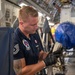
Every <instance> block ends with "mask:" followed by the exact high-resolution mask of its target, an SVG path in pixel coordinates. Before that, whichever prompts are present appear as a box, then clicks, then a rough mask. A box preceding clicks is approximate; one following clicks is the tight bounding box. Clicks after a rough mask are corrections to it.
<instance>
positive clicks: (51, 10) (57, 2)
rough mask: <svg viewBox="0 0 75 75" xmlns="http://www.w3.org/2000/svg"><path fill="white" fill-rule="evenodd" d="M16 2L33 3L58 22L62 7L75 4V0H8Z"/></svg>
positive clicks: (53, 20)
mask: <svg viewBox="0 0 75 75" xmlns="http://www.w3.org/2000/svg"><path fill="white" fill-rule="evenodd" d="M6 1H11V2H13V3H15V4H17V5H18V4H19V3H21V2H24V3H26V4H28V5H32V6H34V7H35V8H37V9H38V11H40V12H42V13H43V14H46V16H49V17H50V18H51V19H50V21H52V22H54V23H58V22H59V21H60V11H61V7H62V6H63V5H66V4H72V5H74V6H75V0H6Z"/></svg>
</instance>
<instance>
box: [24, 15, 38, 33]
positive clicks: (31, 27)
mask: <svg viewBox="0 0 75 75" xmlns="http://www.w3.org/2000/svg"><path fill="white" fill-rule="evenodd" d="M37 29H38V17H32V16H29V17H28V18H27V20H26V22H23V31H24V32H25V33H27V34H34V33H35V32H36V30H37Z"/></svg>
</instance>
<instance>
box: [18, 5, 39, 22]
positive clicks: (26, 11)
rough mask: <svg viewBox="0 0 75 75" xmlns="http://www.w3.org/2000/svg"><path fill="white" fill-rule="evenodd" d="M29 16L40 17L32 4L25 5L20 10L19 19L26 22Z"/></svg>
mask: <svg viewBox="0 0 75 75" xmlns="http://www.w3.org/2000/svg"><path fill="white" fill-rule="evenodd" d="M29 16H32V17H38V12H37V10H36V9H34V8H33V7H31V6H23V7H21V9H20V10H19V20H20V19H22V20H23V21H24V22H25V21H26V20H27V18H28V17H29Z"/></svg>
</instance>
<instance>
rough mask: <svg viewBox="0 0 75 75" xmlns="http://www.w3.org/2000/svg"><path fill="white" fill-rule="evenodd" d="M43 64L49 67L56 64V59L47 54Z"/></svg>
mask: <svg viewBox="0 0 75 75" xmlns="http://www.w3.org/2000/svg"><path fill="white" fill-rule="evenodd" d="M44 62H45V65H46V66H50V65H53V64H55V63H56V62H57V58H56V56H55V55H54V54H53V53H52V54H48V56H47V57H46V58H45V59H44Z"/></svg>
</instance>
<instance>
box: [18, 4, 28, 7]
mask: <svg viewBox="0 0 75 75" xmlns="http://www.w3.org/2000/svg"><path fill="white" fill-rule="evenodd" d="M19 6H20V7H22V6H27V4H25V3H20V4H19Z"/></svg>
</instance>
